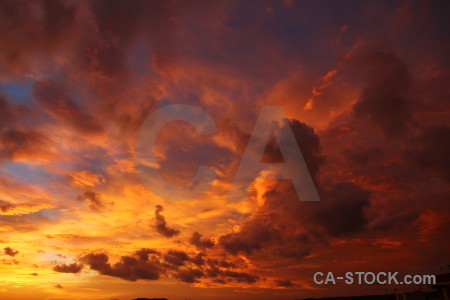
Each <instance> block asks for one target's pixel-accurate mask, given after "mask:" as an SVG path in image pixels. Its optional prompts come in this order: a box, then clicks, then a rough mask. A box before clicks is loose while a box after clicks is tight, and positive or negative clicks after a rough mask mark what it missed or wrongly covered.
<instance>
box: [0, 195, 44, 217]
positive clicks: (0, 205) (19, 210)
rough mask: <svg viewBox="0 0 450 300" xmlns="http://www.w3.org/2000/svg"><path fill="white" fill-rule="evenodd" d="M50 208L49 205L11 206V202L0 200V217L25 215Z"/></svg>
mask: <svg viewBox="0 0 450 300" xmlns="http://www.w3.org/2000/svg"><path fill="white" fill-rule="evenodd" d="M50 207H51V205H50V204H29V203H22V204H13V203H11V202H8V201H5V200H2V199H0V215H9V216H14V215H26V214H31V213H34V212H38V211H40V210H42V209H45V208H50Z"/></svg>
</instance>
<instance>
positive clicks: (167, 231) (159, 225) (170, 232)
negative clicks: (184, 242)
mask: <svg viewBox="0 0 450 300" xmlns="http://www.w3.org/2000/svg"><path fill="white" fill-rule="evenodd" d="M163 211H164V207H162V206H161V205H156V207H155V218H156V222H155V229H156V231H157V232H158V233H160V234H161V235H163V236H165V237H167V238H171V237H174V236H176V235H178V234H180V231H179V230H178V229H175V228H171V227H169V226H167V223H166V218H165V217H164V216H163V215H162V214H161V212H163Z"/></svg>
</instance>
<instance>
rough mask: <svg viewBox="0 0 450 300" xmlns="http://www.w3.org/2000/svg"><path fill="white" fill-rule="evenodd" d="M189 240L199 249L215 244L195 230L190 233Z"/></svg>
mask: <svg viewBox="0 0 450 300" xmlns="http://www.w3.org/2000/svg"><path fill="white" fill-rule="evenodd" d="M189 242H190V243H191V244H192V245H194V246H195V247H197V248H199V249H200V250H205V249H207V248H212V247H214V245H215V243H214V241H213V240H212V239H206V238H205V239H204V238H202V235H201V234H200V233H198V232H197V231H196V232H194V233H193V234H192V236H191V239H190V240H189Z"/></svg>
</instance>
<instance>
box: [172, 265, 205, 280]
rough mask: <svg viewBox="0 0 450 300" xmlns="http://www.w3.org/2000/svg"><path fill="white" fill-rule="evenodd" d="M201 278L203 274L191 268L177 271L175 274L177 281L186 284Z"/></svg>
mask: <svg viewBox="0 0 450 300" xmlns="http://www.w3.org/2000/svg"><path fill="white" fill-rule="evenodd" d="M203 276H204V274H203V272H202V271H200V270H198V269H191V268H188V269H183V270H179V271H178V273H177V274H176V277H177V278H178V279H180V280H181V281H184V282H188V283H193V282H196V280H197V278H201V277H203Z"/></svg>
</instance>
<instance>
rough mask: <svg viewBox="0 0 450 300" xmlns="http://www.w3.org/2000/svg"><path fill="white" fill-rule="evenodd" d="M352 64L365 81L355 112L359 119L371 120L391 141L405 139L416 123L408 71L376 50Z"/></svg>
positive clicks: (389, 55) (360, 55) (362, 54)
mask: <svg viewBox="0 0 450 300" xmlns="http://www.w3.org/2000/svg"><path fill="white" fill-rule="evenodd" d="M350 64H351V65H353V66H354V67H355V68H356V69H357V70H359V72H360V74H361V73H362V75H363V78H364V89H363V91H362V93H361V95H360V97H359V99H358V102H356V104H355V105H354V108H353V110H354V113H355V115H356V116H357V117H358V118H363V117H368V118H369V119H370V120H372V121H373V122H375V123H376V124H377V125H378V126H380V128H381V129H382V130H383V132H384V133H385V135H386V136H388V137H395V136H400V135H404V134H405V133H406V132H407V130H408V128H410V126H411V125H413V123H414V120H413V117H412V113H411V99H410V98H409V97H410V96H411V95H410V93H411V89H412V85H413V82H412V79H411V76H410V74H409V70H408V67H407V66H406V65H405V64H404V63H403V62H402V61H401V60H400V59H399V58H398V57H397V56H396V55H394V54H393V53H389V52H386V51H382V50H378V49H374V48H363V49H361V50H360V51H359V52H357V54H356V55H355V56H353V57H352V58H351V59H350Z"/></svg>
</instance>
